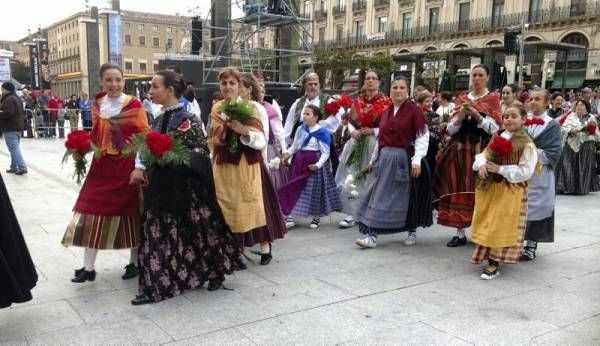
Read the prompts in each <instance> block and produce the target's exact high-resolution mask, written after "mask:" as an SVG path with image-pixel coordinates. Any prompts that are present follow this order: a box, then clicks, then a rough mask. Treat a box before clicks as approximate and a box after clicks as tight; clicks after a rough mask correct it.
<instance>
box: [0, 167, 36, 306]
mask: <svg viewBox="0 0 600 346" xmlns="http://www.w3.org/2000/svg"><path fill="white" fill-rule="evenodd" d="M0 225H2V227H0V278H2V280H0V308H6V307H9V306H11V305H12V303H24V302H27V301H30V300H31V299H32V297H31V290H32V289H33V288H34V287H35V285H36V283H37V280H38V276H37V272H36V271H35V266H34V264H33V261H32V260H31V256H30V255H29V250H28V249H27V244H26V243H25V239H23V234H22V233H21V227H19V221H18V220H17V216H16V215H15V212H14V210H13V207H12V204H11V203H10V197H9V196H8V191H7V190H6V186H5V185H4V181H3V180H2V176H0Z"/></svg>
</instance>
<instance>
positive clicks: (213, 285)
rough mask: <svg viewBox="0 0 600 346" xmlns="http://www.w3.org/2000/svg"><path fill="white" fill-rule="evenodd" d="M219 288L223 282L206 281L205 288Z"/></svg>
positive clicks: (212, 289) (210, 289) (213, 289)
mask: <svg viewBox="0 0 600 346" xmlns="http://www.w3.org/2000/svg"><path fill="white" fill-rule="evenodd" d="M219 288H223V283H221V282H218V281H209V282H208V287H207V290H209V291H216V290H218V289H219Z"/></svg>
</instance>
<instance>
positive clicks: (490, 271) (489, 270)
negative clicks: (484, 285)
mask: <svg viewBox="0 0 600 346" xmlns="http://www.w3.org/2000/svg"><path fill="white" fill-rule="evenodd" d="M498 275H500V271H499V270H498V267H496V266H490V265H488V266H487V267H485V269H484V270H483V273H481V278H482V279H483V280H492V279H494V278H495V277H496V276H498Z"/></svg>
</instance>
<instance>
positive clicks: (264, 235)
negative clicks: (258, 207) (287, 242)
mask: <svg viewBox="0 0 600 346" xmlns="http://www.w3.org/2000/svg"><path fill="white" fill-rule="evenodd" d="M260 173H261V179H262V198H263V199H262V203H263V206H264V212H265V217H266V220H267V223H266V225H265V226H260V227H257V228H254V229H252V230H250V231H248V232H244V233H234V236H235V238H236V240H237V242H238V244H239V245H240V246H241V247H252V246H254V245H256V244H259V243H263V242H269V243H272V242H273V241H275V240H277V239H283V238H284V237H285V235H286V233H287V228H286V227H285V222H284V221H283V214H282V213H281V206H280V205H279V198H278V197H277V193H276V192H275V188H274V187H273V183H272V182H271V179H269V173H268V171H267V167H266V166H265V164H264V163H263V162H262V161H261V163H260Z"/></svg>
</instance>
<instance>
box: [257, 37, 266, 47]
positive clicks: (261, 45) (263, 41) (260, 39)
mask: <svg viewBox="0 0 600 346" xmlns="http://www.w3.org/2000/svg"><path fill="white" fill-rule="evenodd" d="M258 46H259V47H264V46H265V38H264V37H259V38H258Z"/></svg>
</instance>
